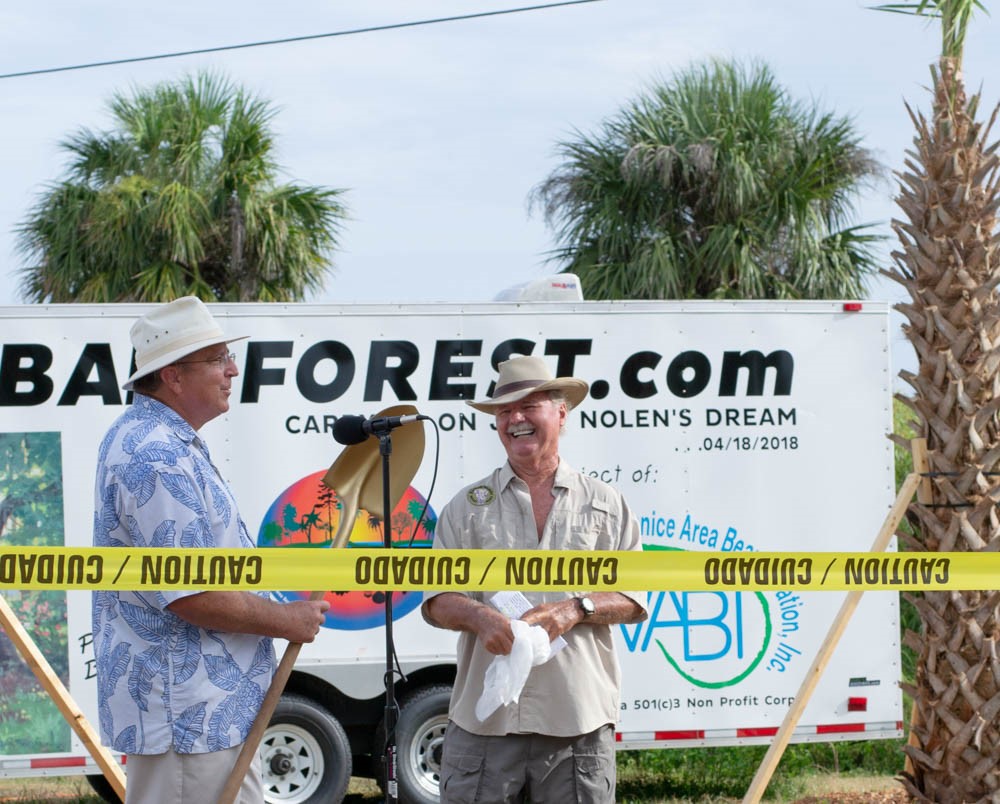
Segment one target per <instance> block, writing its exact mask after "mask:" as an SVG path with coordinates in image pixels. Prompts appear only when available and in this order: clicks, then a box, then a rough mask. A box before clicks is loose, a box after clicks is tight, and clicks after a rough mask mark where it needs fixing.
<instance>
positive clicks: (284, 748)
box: [260, 694, 351, 804]
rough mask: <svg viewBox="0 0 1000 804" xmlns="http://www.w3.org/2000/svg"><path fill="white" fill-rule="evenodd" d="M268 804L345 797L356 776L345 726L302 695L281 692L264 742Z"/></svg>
mask: <svg viewBox="0 0 1000 804" xmlns="http://www.w3.org/2000/svg"><path fill="white" fill-rule="evenodd" d="M260 758H261V765H262V769H263V776H264V800H265V801H266V802H267V804H320V803H321V802H324V803H328V802H340V801H343V799H344V796H345V795H347V786H348V784H350V781H351V746H350V743H349V742H348V741H347V735H346V734H345V733H344V727H343V726H341V725H340V723H338V722H337V720H336V718H334V717H333V715H331V714H330V713H329V712H328V711H327V710H326V709H324V708H323V707H321V706H319V705H318V704H316V703H314V702H313V701H311V700H310V699H308V698H305V697H303V696H301V695H291V694H289V695H282V696H281V700H280V701H279V702H278V705H277V706H276V707H275V709H274V714H273V715H272V716H271V722H270V724H269V725H268V727H267V730H266V731H265V732H264V738H263V739H262V740H261V744H260Z"/></svg>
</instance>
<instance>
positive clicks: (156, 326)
mask: <svg viewBox="0 0 1000 804" xmlns="http://www.w3.org/2000/svg"><path fill="white" fill-rule="evenodd" d="M129 336H130V337H131V339H132V348H133V349H135V373H134V374H133V375H132V376H131V377H129V378H128V382H126V383H125V384H124V385H123V386H122V388H124V389H125V390H126V391H131V390H132V384H133V383H134V382H135V381H136V380H138V379H139V378H140V377H145V376H146V375H147V374H152V373H153V372H154V371H158V370H159V369H161V368H163V367H164V366H169V365H170V364H171V363H173V362H175V361H177V360H180V359H181V358H182V357H184V356H185V355H189V354H191V353H192V352H197V351H198V350H199V349H204V348H205V347H206V346H214V345H215V344H217V343H232V342H233V341H241V340H243V339H244V338H248V337H250V336H249V335H237V336H232V335H226V334H225V333H224V332H223V331H222V327H220V326H219V324H218V322H217V321H216V320H215V319H214V318H212V314H211V313H210V312H209V311H208V308H207V307H206V306H205V305H204V303H203V302H202V301H201V299H198V298H196V297H194V296H183V297H182V298H180V299H175V300H174V301H172V302H170V303H169V304H164V305H161V306H159V307H157V308H156V309H155V310H151V311H150V312H148V313H146V315H144V316H143V317H142V318H140V319H139V320H138V321H136V322H135V323H134V324H133V325H132V329H131V330H129Z"/></svg>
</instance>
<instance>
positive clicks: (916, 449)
mask: <svg viewBox="0 0 1000 804" xmlns="http://www.w3.org/2000/svg"><path fill="white" fill-rule="evenodd" d="M910 455H911V456H912V457H913V472H914V474H918V475H920V485H919V486H917V502H918V503H920V504H921V505H929V504H930V503H932V502H933V501H934V484H933V483H931V478H930V471H931V465H930V461H929V460H928V458H927V439H926V438H914V439H912V440H911V441H910ZM921 725H923V724H922V719H921V716H920V710H919V709H917V702H916V701H913V703H912V704H910V733H909V734H907V735H906V744H907V745H912V746H914V747H916V748H920V741H919V740H918V739H917V735H916V734H915V733H914V731H913V728H914V726H917V727H919V726H921ZM913 771H914V767H913V760H912V759H910V755H909V754H903V773H905V774H906V775H908V776H913Z"/></svg>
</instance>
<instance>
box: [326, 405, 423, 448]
mask: <svg viewBox="0 0 1000 804" xmlns="http://www.w3.org/2000/svg"><path fill="white" fill-rule="evenodd" d="M428 419H430V416H424V415H423V414H422V413H410V414H407V415H406V416H372V417H371V418H365V417H364V416H338V417H337V421H335V422H334V423H333V437H334V439H335V440H336V441H337V443H338V444H346V445H351V444H360V443H361V442H362V441H364V440H366V439H367V438H369V437H370V436H384V435H388V434H389V432H390V431H391V430H395V429H396V428H397V427H402V426H403V425H404V424H409V423H410V422H416V421H426V420H428Z"/></svg>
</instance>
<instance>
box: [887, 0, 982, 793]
mask: <svg viewBox="0 0 1000 804" xmlns="http://www.w3.org/2000/svg"><path fill="white" fill-rule="evenodd" d="M883 8H884V9H886V10H890V11H907V12H910V13H917V14H921V15H932V16H936V17H939V18H940V20H941V26H942V31H943V40H942V49H941V57H940V59H939V60H938V63H937V65H936V66H932V67H931V78H932V86H931V91H932V94H933V97H932V111H931V117H930V119H927V118H925V117H924V115H922V114H916V113H914V112H913V111H912V110H911V109H909V108H908V111H909V113H910V117H911V118H912V120H913V122H914V125H915V127H916V136H915V137H914V141H913V149H912V150H911V151H908V152H907V159H906V163H905V170H903V171H902V172H900V173H899V174H898V176H899V182H900V183H899V196H898V198H897V202H898V204H899V207H900V209H901V210H902V213H903V216H902V217H903V220H900V221H894V224H893V225H894V228H895V231H896V233H897V235H898V237H899V240H900V244H901V248H900V250H899V251H897V252H895V253H894V254H893V258H894V268H893V269H891V270H888V271H885V273H886V274H887V275H888V276H890V277H891V278H892V279H894V280H896V281H897V282H899V283H900V284H901V285H902V286H903V287H904V288H905V289H906V291H907V293H908V295H909V301H907V302H906V303H901V304H899V305H897V308H896V309H898V310H899V311H900V312H902V313H903V315H904V316H905V317H906V319H907V324H906V325H905V326H904V330H905V332H906V335H907V337H908V338H909V340H910V342H911V343H912V344H913V346H914V348H915V350H916V353H917V357H918V361H919V364H918V370H917V373H916V374H913V373H908V372H901V374H900V376H901V377H902V378H903V379H904V380H906V381H907V382H908V383H909V384H910V386H911V387H912V389H913V396H912V398H911V397H907V396H904V395H900V396H899V399H900V400H901V401H902V402H904V403H905V404H906V405H907V406H908V407H909V408H910V409H911V410H912V412H913V414H914V415H915V416H916V430H917V431H918V434H919V435H921V436H923V437H924V438H926V440H927V448H928V460H929V464H930V472H931V478H932V483H933V494H932V499H931V500H930V501H926V500H925V501H924V503H920V502H917V503H914V504H913V505H911V506H910V509H909V512H908V519H909V521H910V525H911V526H912V529H913V535H912V537H911V536H909V535H908V534H906V533H902V532H901V533H900V538H901V539H902V540H903V542H904V544H905V545H906V546H907V547H908V548H909V549H911V550H917V551H920V550H929V551H963V552H965V551H968V552H978V551H985V550H995V549H996V545H997V544H998V542H997V537H998V536H1000V516H998V513H997V502H998V501H1000V482H998V481H1000V471H998V463H1000V419H998V416H997V411H998V409H1000V393H998V392H1000V371H998V368H1000V360H998V356H1000V352H998V347H1000V303H998V302H1000V299H998V295H997V290H996V288H997V284H998V282H1000V236H998V234H997V208H998V207H1000V186H998V182H1000V159H998V157H997V148H998V145H1000V143H994V144H993V145H989V144H988V138H989V129H990V127H991V125H992V123H993V121H994V120H995V119H996V115H997V112H996V111H994V112H993V115H992V117H991V118H990V122H989V123H988V124H987V125H985V126H984V125H982V124H980V123H978V122H977V121H976V113H977V106H978V100H979V99H978V96H975V95H974V96H972V97H968V96H967V95H966V92H965V85H964V79H963V77H962V55H963V47H964V40H965V33H966V30H967V27H968V24H969V21H970V20H971V18H972V16H973V13H974V12H975V10H977V9H980V10H981V9H982V8H983V6H982V4H981V3H979V2H977V0H933V1H928V0H920V2H914V3H910V4H894V5H891V6H884V7H883ZM913 602H914V605H915V606H916V607H917V610H918V612H919V614H920V621H921V625H920V633H916V632H908V633H907V634H906V636H905V640H906V643H907V644H908V645H910V646H911V647H912V648H913V649H914V651H915V653H916V654H917V663H916V664H917V669H916V676H915V680H914V682H913V684H908V685H904V689H906V690H907V692H908V693H909V694H910V695H911V696H912V697H913V700H914V716H913V722H912V723H911V736H910V745H908V746H907V747H906V749H905V750H906V752H907V755H908V756H909V758H910V760H911V763H912V773H909V774H907V775H906V778H905V781H904V784H905V785H906V787H907V789H908V791H909V792H910V793H911V794H913V795H914V796H916V797H918V798H919V799H921V800H924V801H935V802H944V804H948V803H949V802H959V801H963V802H966V801H968V802H971V801H995V800H997V799H998V798H1000V772H998V770H997V760H998V758H1000V728H998V718H997V715H998V713H1000V661H998V658H997V652H996V645H997V641H998V639H1000V595H998V594H997V592H995V591H976V590H969V591H965V592H925V593H923V594H922V595H921V596H918V597H917V596H915V597H914V598H913Z"/></svg>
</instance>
